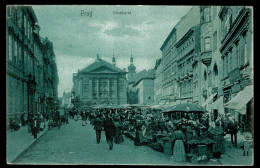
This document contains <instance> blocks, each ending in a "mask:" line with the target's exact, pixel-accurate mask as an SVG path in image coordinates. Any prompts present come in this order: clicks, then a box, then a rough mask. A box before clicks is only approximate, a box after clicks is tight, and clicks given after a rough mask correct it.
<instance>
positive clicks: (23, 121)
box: [20, 113, 25, 126]
mask: <svg viewBox="0 0 260 168" xmlns="http://www.w3.org/2000/svg"><path fill="white" fill-rule="evenodd" d="M24 115H25V113H23V114H22V115H21V117H20V121H21V124H22V126H25V119H24Z"/></svg>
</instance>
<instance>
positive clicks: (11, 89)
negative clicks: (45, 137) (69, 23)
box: [6, 6, 58, 118]
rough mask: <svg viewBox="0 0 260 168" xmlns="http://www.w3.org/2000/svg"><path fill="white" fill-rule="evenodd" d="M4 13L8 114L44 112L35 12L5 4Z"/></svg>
mask: <svg viewBox="0 0 260 168" xmlns="http://www.w3.org/2000/svg"><path fill="white" fill-rule="evenodd" d="M6 16H7V18H6V23H7V24H6V64H7V74H6V81H7V83H6V88H7V89H6V90H7V118H13V117H14V115H18V116H19V115H21V114H22V113H25V114H28V113H36V112H40V113H44V111H46V110H45V109H44V108H45V107H44V106H43V104H44V100H45V97H44V85H45V83H44V79H43V76H44V66H45V65H44V60H43V59H44V56H45V49H44V45H43V44H42V42H41V37H40V36H39V28H40V27H39V26H38V24H37V22H38V21H37V18H36V15H35V13H34V11H33V8H32V7H30V6H8V7H7V13H6ZM54 61H55V60H54ZM56 75H57V73H56ZM55 78H58V77H57V76H55ZM55 87H57V84H56V85H55Z"/></svg>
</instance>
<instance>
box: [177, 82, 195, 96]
mask: <svg viewBox="0 0 260 168" xmlns="http://www.w3.org/2000/svg"><path fill="white" fill-rule="evenodd" d="M192 88H193V87H192V81H190V82H182V83H180V96H190V95H191V94H192V90H193V89H192Z"/></svg>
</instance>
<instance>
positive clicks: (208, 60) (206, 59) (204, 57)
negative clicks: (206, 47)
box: [201, 51, 212, 67]
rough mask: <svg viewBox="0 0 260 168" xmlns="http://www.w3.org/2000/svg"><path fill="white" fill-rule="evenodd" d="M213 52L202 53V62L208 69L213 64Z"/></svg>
mask: <svg viewBox="0 0 260 168" xmlns="http://www.w3.org/2000/svg"><path fill="white" fill-rule="evenodd" d="M211 60H212V51H204V52H201V62H202V63H203V64H204V65H206V66H207V67H208V66H209V65H210V64H211Z"/></svg>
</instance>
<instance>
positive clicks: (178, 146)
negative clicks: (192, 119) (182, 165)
mask: <svg viewBox="0 0 260 168" xmlns="http://www.w3.org/2000/svg"><path fill="white" fill-rule="evenodd" d="M173 139H174V141H175V143H174V146H173V159H174V161H175V162H184V161H186V154H185V149H184V144H183V140H184V134H183V132H182V131H181V127H180V126H177V130H176V131H175V132H174V133H173Z"/></svg>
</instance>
